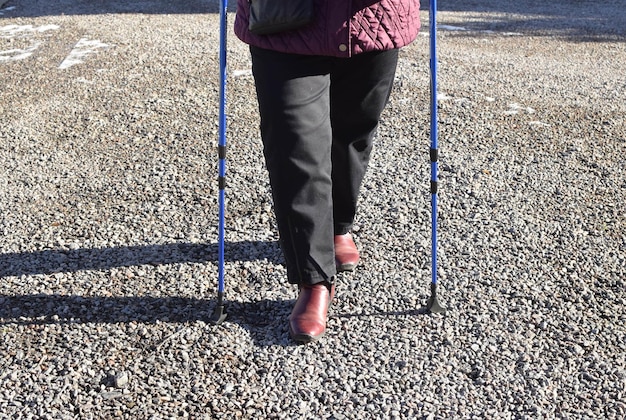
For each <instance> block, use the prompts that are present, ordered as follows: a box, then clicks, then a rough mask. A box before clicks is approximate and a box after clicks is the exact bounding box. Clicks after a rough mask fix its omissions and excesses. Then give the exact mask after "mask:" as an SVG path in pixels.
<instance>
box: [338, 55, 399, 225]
mask: <svg viewBox="0 0 626 420" xmlns="http://www.w3.org/2000/svg"><path fill="white" fill-rule="evenodd" d="M397 62H398V50H389V51H382V52H373V53H365V54H359V55H356V56H354V57H352V58H349V59H336V60H335V61H334V65H333V68H332V70H331V87H330V91H331V96H330V100H331V103H330V109H331V124H332V138H333V141H332V164H333V167H332V186H333V194H332V195H333V203H334V205H333V220H334V232H335V234H336V235H342V234H345V233H347V232H349V231H350V230H351V229H352V224H353V223H354V216H355V214H356V205H357V201H358V197H359V190H360V188H361V183H362V181H363V177H364V176H365V172H366V169H367V165H368V162H369V157H370V152H371V150H372V143H373V140H374V135H375V133H376V127H377V126H378V121H379V119H380V115H381V113H382V112H383V110H384V108H385V105H386V104H387V101H388V100H389V95H390V93H391V88H392V86H393V80H394V76H395V71H396V65H397Z"/></svg>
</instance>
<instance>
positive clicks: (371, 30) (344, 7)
mask: <svg viewBox="0 0 626 420" xmlns="http://www.w3.org/2000/svg"><path fill="white" fill-rule="evenodd" d="M314 1H315V16H316V17H315V21H314V22H313V23H311V24H309V25H307V26H306V27H303V28H301V29H298V30H294V31H288V32H282V33H278V34H272V35H254V34H253V33H251V32H250V31H248V16H249V13H250V9H249V7H250V5H249V2H248V0H237V16H236V17H235V34H236V35H237V37H238V38H239V39H241V40H242V41H243V42H245V43H247V44H250V45H254V46H257V47H261V48H266V49H270V50H275V51H279V52H286V53H295V54H307V55H325V56H334V57H350V56H352V55H355V54H359V53H362V52H369V51H380V50H389V49H393V48H400V47H404V46H405V45H407V44H409V43H410V42H412V41H413V40H414V39H415V37H416V36H417V33H418V31H419V28H420V20H419V8H420V3H419V0H314Z"/></svg>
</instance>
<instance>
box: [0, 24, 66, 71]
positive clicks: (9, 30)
mask: <svg viewBox="0 0 626 420" xmlns="http://www.w3.org/2000/svg"><path fill="white" fill-rule="evenodd" d="M57 29H59V26H58V25H42V26H33V25H6V26H0V38H2V39H10V40H13V39H16V38H17V39H29V38H33V37H35V36H36V35H37V34H41V33H44V32H48V31H56V30H57ZM40 45H41V43H40V42H33V43H31V45H29V46H28V47H25V48H11V49H10V50H4V51H0V62H8V61H17V60H24V59H25V58H28V57H30V56H31V55H33V53H34V52H35V50H37V48H39V46H40Z"/></svg>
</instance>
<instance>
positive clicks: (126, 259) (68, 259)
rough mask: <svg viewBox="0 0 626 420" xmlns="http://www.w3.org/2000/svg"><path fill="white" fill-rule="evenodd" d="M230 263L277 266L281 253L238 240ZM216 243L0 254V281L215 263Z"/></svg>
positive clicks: (229, 251)
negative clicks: (153, 266)
mask: <svg viewBox="0 0 626 420" xmlns="http://www.w3.org/2000/svg"><path fill="white" fill-rule="evenodd" d="M225 248H226V252H225V254H226V255H225V256H226V258H227V260H228V261H229V262H232V261H255V260H259V259H267V260H268V261H269V262H270V263H274V264H279V263H280V262H281V261H282V254H281V253H280V248H279V246H278V242H276V241H240V242H227V243H226V244H225ZM217 252H218V245H217V244H216V243H212V244H207V243H170V244H156V245H153V244H151V245H137V246H121V247H111V248H79V249H49V250H42V251H33V252H9V253H4V254H0V278H1V277H6V276H23V275H34V274H53V273H62V272H63V273H73V272H77V271H81V270H107V269H111V268H114V267H130V266H138V265H164V264H176V263H207V262H217V259H218V255H217Z"/></svg>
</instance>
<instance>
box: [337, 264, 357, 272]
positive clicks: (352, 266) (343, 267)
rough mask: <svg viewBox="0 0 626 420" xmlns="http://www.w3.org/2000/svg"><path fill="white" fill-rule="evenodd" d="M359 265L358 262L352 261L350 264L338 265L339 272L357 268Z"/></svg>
mask: <svg viewBox="0 0 626 420" xmlns="http://www.w3.org/2000/svg"><path fill="white" fill-rule="evenodd" d="M357 265H359V263H358V262H355V263H350V264H341V265H337V272H338V273H341V272H343V271H354V270H355V269H356V266H357Z"/></svg>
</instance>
